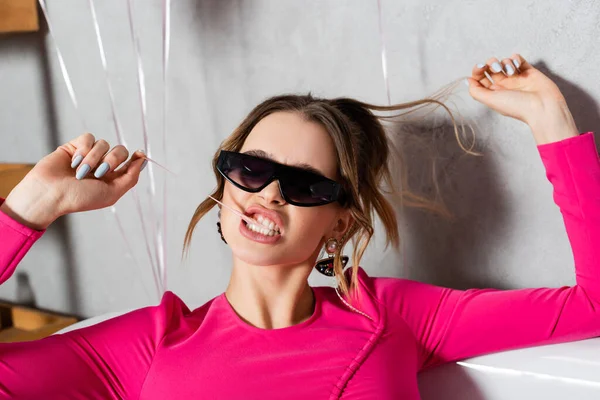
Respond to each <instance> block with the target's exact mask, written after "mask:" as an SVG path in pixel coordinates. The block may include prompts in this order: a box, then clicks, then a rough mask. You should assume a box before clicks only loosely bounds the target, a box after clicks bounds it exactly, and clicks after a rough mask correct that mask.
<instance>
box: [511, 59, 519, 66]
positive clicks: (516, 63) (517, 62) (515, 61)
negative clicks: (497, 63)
mask: <svg viewBox="0 0 600 400" xmlns="http://www.w3.org/2000/svg"><path fill="white" fill-rule="evenodd" d="M512 61H513V63H515V67H517V68H519V67H520V66H521V63H520V62H519V60H517V59H513V60H512Z"/></svg>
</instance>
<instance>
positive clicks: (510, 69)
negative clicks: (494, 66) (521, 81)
mask: <svg viewBox="0 0 600 400" xmlns="http://www.w3.org/2000/svg"><path fill="white" fill-rule="evenodd" d="M504 68H506V73H507V74H508V76H511V75H513V74H514V73H515V69H514V68H513V66H512V65H510V64H504Z"/></svg>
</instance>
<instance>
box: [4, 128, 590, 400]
mask: <svg viewBox="0 0 600 400" xmlns="http://www.w3.org/2000/svg"><path fill="white" fill-rule="evenodd" d="M538 150H539V154H540V156H541V159H542V162H543V163H544V166H545V168H546V176H547V178H548V180H549V181H550V182H551V183H552V185H553V188H554V192H553V193H554V201H555V202H556V204H557V205H558V206H559V208H560V211H561V212H562V215H563V219H564V222H565V227H566V230H567V234H568V237H569V240H570V242H571V247H572V249H573V255H574V261H575V270H576V277H577V284H576V285H575V286H571V287H567V286H565V287H561V288H537V289H518V290H496V289H470V290H466V291H463V290H453V289H449V288H443V287H438V286H433V285H430V284H426V283H420V282H415V281H411V280H407V279H398V278H379V277H370V276H368V275H367V273H366V272H365V271H364V270H363V269H362V268H361V269H359V275H358V276H359V287H360V288H361V290H364V291H363V293H364V294H366V296H363V301H362V303H361V306H360V309H359V310H360V311H361V312H362V313H364V315H363V314H361V313H357V312H355V311H353V310H351V309H350V307H348V306H347V305H346V304H344V302H342V301H341V299H340V298H339V297H338V296H337V294H336V292H335V291H334V289H333V288H330V287H313V288H312V290H313V292H314V294H315V299H316V307H315V310H314V313H313V315H312V316H311V317H310V318H309V319H308V320H306V321H304V322H302V323H300V324H297V325H294V326H290V327H287V328H281V329H261V328H257V327H254V326H251V325H249V324H247V323H245V322H243V320H241V319H240V318H239V316H238V315H237V314H236V313H235V311H234V310H233V308H232V307H231V305H230V304H229V303H228V301H227V298H226V297H225V294H224V293H223V294H221V295H219V296H217V297H215V298H213V299H211V300H210V301H208V302H207V303H206V304H204V305H203V306H201V307H199V308H197V309H195V310H193V311H190V310H189V309H188V308H187V307H186V306H185V304H184V303H183V302H182V300H180V299H179V298H178V297H177V296H176V295H175V294H173V293H171V292H167V293H166V294H165V295H164V297H163V298H162V301H161V302H160V304H159V305H158V306H154V307H146V308H142V309H139V310H136V311H133V312H130V313H128V314H125V315H122V316H120V317H117V318H114V319H111V320H108V321H105V322H102V323H100V324H97V325H94V326H91V327H88V328H83V329H80V330H76V331H71V332H68V333H65V334H61V335H54V336H51V337H48V338H45V339H42V340H39V341H35V342H27V343H4V344H2V343H0V397H1V398H20V399H27V398H32V399H40V398H44V399H54V398H70V399H71V398H81V399H96V398H98V399H122V398H124V399H137V398H144V399H168V398H173V399H192V398H193V399H338V398H342V399H367V398H368V399H382V400H383V399H418V398H419V393H418V387H417V373H418V372H420V371H422V370H424V369H427V368H430V367H433V366H436V365H439V364H442V363H446V362H450V361H453V360H459V359H463V358H467V357H471V356H476V355H480V354H484V353H490V352H496V351H501V350H508V349H515V348H519V347H525V346H532V345H541V344H550V343H558V342H565V341H572V340H579V339H585V338H590V337H594V336H600V162H599V159H598V153H597V151H596V147H595V142H594V136H593V134H592V132H587V133H584V134H581V135H579V136H576V137H572V138H567V139H564V140H561V141H559V142H554V143H548V144H544V145H539V146H538ZM42 233H43V232H38V231H33V230H31V229H29V228H27V227H25V226H23V225H20V224H19V223H17V222H16V221H14V220H12V219H10V218H9V217H8V216H6V215H5V214H3V213H1V212H0V282H2V281H4V280H6V279H8V277H10V276H11V274H12V273H13V271H14V270H15V267H16V266H17V264H18V263H19V261H20V260H21V258H22V257H23V256H24V255H25V253H27V251H28V249H29V248H30V247H31V246H32V245H33V243H34V242H35V241H36V240H37V239H38V238H39V237H40V236H42ZM348 271H349V270H347V271H346V273H348Z"/></svg>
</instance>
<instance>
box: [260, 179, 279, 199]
mask: <svg viewBox="0 0 600 400" xmlns="http://www.w3.org/2000/svg"><path fill="white" fill-rule="evenodd" d="M258 196H259V197H261V198H262V199H263V200H264V201H265V202H266V204H277V205H284V204H285V199H284V198H283V196H282V195H281V188H280V186H279V181H278V180H274V181H273V182H271V183H270V184H269V185H267V187H265V188H264V189H263V190H261V191H260V192H259V193H258Z"/></svg>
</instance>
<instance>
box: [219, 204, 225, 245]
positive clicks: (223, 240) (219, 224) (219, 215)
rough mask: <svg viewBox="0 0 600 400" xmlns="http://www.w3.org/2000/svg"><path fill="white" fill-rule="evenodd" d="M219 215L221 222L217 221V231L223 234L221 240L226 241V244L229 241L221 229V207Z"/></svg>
mask: <svg viewBox="0 0 600 400" xmlns="http://www.w3.org/2000/svg"><path fill="white" fill-rule="evenodd" d="M217 215H218V218H219V222H217V232H219V235H221V240H222V241H224V242H225V244H227V241H226V240H225V238H224V237H223V231H222V230H221V209H219V213H218V214H217Z"/></svg>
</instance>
